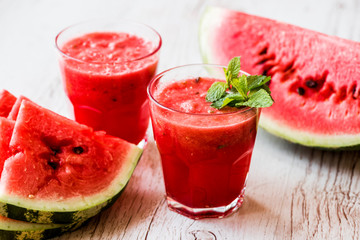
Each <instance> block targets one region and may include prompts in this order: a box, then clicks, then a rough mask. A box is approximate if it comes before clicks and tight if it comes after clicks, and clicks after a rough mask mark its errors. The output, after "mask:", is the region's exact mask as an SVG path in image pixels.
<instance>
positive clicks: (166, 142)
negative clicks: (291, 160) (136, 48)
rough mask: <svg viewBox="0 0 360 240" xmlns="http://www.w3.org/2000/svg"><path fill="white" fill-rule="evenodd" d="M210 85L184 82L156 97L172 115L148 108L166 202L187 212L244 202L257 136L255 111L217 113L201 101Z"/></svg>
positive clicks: (206, 81) (205, 80) (206, 80)
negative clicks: (179, 206) (159, 158)
mask: <svg viewBox="0 0 360 240" xmlns="http://www.w3.org/2000/svg"><path fill="white" fill-rule="evenodd" d="M214 81H215V79H210V78H201V79H187V80H183V81H180V82H174V83H171V84H169V85H167V86H166V87H164V88H163V89H162V90H161V91H159V92H156V93H154V95H153V96H154V98H155V99H156V100H157V101H158V102H159V103H160V104H162V105H163V106H165V107H167V108H170V109H173V110H169V109H165V108H161V107H158V106H157V105H156V104H151V108H152V111H151V114H152V115H153V116H152V123H153V129H154V137H155V140H156V143H157V146H158V149H159V152H160V154H161V160H162V167H163V173H164V181H165V187H166V192H167V196H168V197H170V198H171V199H172V200H175V201H177V202H178V203H181V204H183V205H185V206H187V207H191V208H216V207H222V206H227V205H229V204H231V203H232V202H233V201H234V200H235V199H236V198H239V197H240V198H242V194H243V190H244V187H245V182H246V178H247V174H248V171H249V166H250V160H251V155H252V150H253V147H254V143H255V137H256V132H257V121H258V116H259V114H258V112H257V111H258V110H257V109H237V108H231V107H226V108H225V109H223V110H217V109H214V108H212V107H211V106H210V103H209V102H206V101H205V96H206V92H207V90H208V89H209V87H210V86H211V84H212V83H213V82H214ZM217 81H219V80H217ZM184 112H185V113H184ZM189 215H191V213H189Z"/></svg>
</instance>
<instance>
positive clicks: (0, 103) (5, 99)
mask: <svg viewBox="0 0 360 240" xmlns="http://www.w3.org/2000/svg"><path fill="white" fill-rule="evenodd" d="M15 101H16V97H15V96H14V95H12V94H11V93H10V92H8V91H7V90H5V89H4V90H1V91H0V117H7V116H8V115H9V113H10V111H11V108H12V106H13V105H14V103H15Z"/></svg>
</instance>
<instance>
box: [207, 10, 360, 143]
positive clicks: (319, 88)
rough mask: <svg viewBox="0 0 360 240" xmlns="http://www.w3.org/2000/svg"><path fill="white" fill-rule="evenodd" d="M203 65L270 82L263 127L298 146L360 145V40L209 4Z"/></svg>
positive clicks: (262, 114)
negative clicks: (235, 60)
mask: <svg viewBox="0 0 360 240" xmlns="http://www.w3.org/2000/svg"><path fill="white" fill-rule="evenodd" d="M200 46H201V52H202V55H203V59H204V62H207V63H216V64H223V65H225V64H227V63H228V61H229V60H230V59H231V58H232V57H234V56H241V65H242V66H241V69H242V70H244V71H245V72H248V73H250V74H253V75H255V74H264V75H270V76H271V77H272V79H271V83H270V89H271V92H272V96H273V98H274V100H275V103H274V105H273V106H272V107H270V108H268V109H263V110H262V113H261V119H260V126H262V127H264V128H265V129H267V130H268V131H269V132H271V133H273V134H275V135H277V136H280V137H283V138H285V139H287V140H290V141H292V142H296V143H300V144H303V145H307V146H316V147H324V148H341V147H351V146H357V145H360V68H359V66H360V43H358V42H354V41H350V40H346V39H341V38H339V37H336V36H328V35H325V34H322V33H319V32H315V31H311V30H307V29H303V28H300V27H297V26H293V25H290V24H286V23H282V22H278V21H274V20H271V19H267V18H263V17H258V16H254V15H249V14H246V13H242V12H237V11H232V10H228V9H223V8H217V7H209V8H208V9H207V10H206V11H205V12H204V14H203V16H202V19H201V24H200Z"/></svg>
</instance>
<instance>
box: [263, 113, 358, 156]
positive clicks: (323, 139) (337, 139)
mask: <svg viewBox="0 0 360 240" xmlns="http://www.w3.org/2000/svg"><path fill="white" fill-rule="evenodd" d="M259 126H260V127H262V128H264V129H265V130H266V131H268V132H269V133H271V134H273V135H275V136H278V137H281V138H283V139H285V140H287V141H290V142H293V143H297V144H301V145H304V146H307V147H316V148H324V149H334V150H335V149H338V150H356V149H359V147H360V137H359V136H358V135H350V134H342V135H340V134H339V135H331V136H328V135H319V134H313V133H310V132H302V131H299V129H296V130H294V129H291V128H289V127H287V126H285V125H283V124H281V123H280V122H278V121H276V120H274V119H269V118H268V117H266V116H265V115H263V116H261V117H260V122H259ZM294 136H296V137H294ZM344 146H346V147H344Z"/></svg>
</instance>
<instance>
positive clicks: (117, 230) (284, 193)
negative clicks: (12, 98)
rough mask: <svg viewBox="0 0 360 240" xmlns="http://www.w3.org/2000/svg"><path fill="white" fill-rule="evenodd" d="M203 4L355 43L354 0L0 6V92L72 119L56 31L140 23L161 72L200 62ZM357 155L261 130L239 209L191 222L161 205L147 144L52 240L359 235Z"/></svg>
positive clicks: (139, 0)
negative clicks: (104, 21)
mask: <svg viewBox="0 0 360 240" xmlns="http://www.w3.org/2000/svg"><path fill="white" fill-rule="evenodd" d="M207 5H218V6H223V7H228V8H232V9H237V10H241V11H246V12H248V13H252V14H257V15H261V16H265V17H270V18H274V19H278V20H281V21H285V22H289V23H292V24H296V25H299V26H302V27H306V28H310V29H313V30H317V31H321V32H324V33H327V34H331V35H337V36H340V37H343V38H348V39H353V40H356V41H360V14H359V13H360V0H344V1H339V0H319V1H314V0H302V1H287V0H272V1H268V0H252V1H232V0H224V1H220V0H218V1H216V0H214V1H211V0H177V1H169V0H168V1H166V0H157V1H146V0H131V1H130V0H128V1H124V0H102V1H100V0H99V1H95V0H78V1H72V0H28V1H20V0H0V32H1V37H0V73H1V77H0V83H1V85H0V87H1V88H6V89H8V90H9V91H11V92H13V93H14V94H16V95H19V94H23V95H25V96H27V97H29V98H31V99H33V100H34V101H36V102H38V103H39V104H41V105H43V106H45V107H48V108H50V109H52V110H54V111H56V112H58V113H60V114H63V115H65V116H68V117H71V114H70V111H69V108H68V107H67V100H66V97H65V94H64V92H63V91H62V86H61V81H60V74H59V70H58V66H57V61H56V51H55V48H54V38H55V35H56V34H57V33H58V32H59V31H60V30H61V29H62V28H64V27H66V26H68V25H70V24H73V23H76V22H79V21H83V20H87V19H93V18H103V17H108V18H119V17H122V18H127V19H133V20H137V21H140V22H145V23H147V24H149V25H151V26H153V27H154V28H155V29H157V30H158V31H159V32H160V34H161V35H162V37H163V47H162V50H161V60H160V65H159V68H158V70H159V71H162V70H165V69H167V68H170V67H173V66H177V65H181V64H187V63H196V62H201V56H200V53H199V48H198V42H197V41H198V40H197V37H198V31H197V30H198V23H199V19H200V16H201V12H202V11H203V9H204V8H205V7H206V6H207ZM359 159H360V156H359V152H357V151H350V152H330V151H323V150H318V149H311V148H305V147H302V146H299V145H295V144H291V143H288V142H286V141H284V140H281V139H279V138H276V137H273V136H271V135H269V134H268V133H266V132H264V131H262V130H260V131H259V134H258V138H257V142H256V145H255V149H254V154H253V160H252V165H251V169H250V176H249V180H248V184H247V185H248V186H247V190H246V197H245V202H244V204H243V206H242V207H241V208H240V210H239V211H238V212H237V213H236V214H233V215H232V216H230V217H228V218H225V219H220V220H219V219H206V220H199V221H194V220H190V219H187V218H185V217H183V216H181V215H178V214H176V213H174V212H171V211H169V210H168V209H167V206H166V203H165V200H164V186H163V180H162V172H161V166H160V161H159V155H158V153H157V150H156V147H155V144H154V142H153V141H150V143H149V144H148V146H147V148H146V149H145V153H144V156H143V157H142V159H141V161H140V163H139V165H138V166H137V168H136V170H135V172H134V175H133V177H132V178H131V181H130V183H129V185H128V187H127V189H126V191H125V192H124V194H123V195H122V196H121V198H120V199H119V200H118V201H117V202H116V203H115V205H114V206H113V207H111V208H110V209H108V210H106V211H105V212H103V213H102V214H100V215H99V216H97V217H94V218H93V219H92V220H91V222H90V223H89V224H88V225H87V226H85V227H83V228H81V229H79V230H78V231H75V232H73V233H68V234H65V235H63V236H61V237H59V238H56V239H57V240H65V239H77V240H80V239H185V240H188V239H189V240H190V239H202V240H205V239H360V198H359V192H360V160H359Z"/></svg>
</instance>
